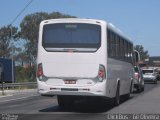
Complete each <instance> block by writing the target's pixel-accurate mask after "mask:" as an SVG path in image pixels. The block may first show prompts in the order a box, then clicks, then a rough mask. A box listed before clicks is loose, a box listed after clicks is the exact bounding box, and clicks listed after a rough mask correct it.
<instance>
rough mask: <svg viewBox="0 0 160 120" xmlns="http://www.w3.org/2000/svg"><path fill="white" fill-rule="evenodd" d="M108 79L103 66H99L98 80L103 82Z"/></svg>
mask: <svg viewBox="0 0 160 120" xmlns="http://www.w3.org/2000/svg"><path fill="white" fill-rule="evenodd" d="M105 78H106V71H105V67H104V66H103V65H99V71H98V79H99V81H100V82H102V81H103V80H104V79H105Z"/></svg>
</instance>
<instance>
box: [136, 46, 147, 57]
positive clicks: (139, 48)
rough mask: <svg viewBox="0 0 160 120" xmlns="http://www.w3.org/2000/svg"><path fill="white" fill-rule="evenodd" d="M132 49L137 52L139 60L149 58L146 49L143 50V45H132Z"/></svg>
mask: <svg viewBox="0 0 160 120" xmlns="http://www.w3.org/2000/svg"><path fill="white" fill-rule="evenodd" d="M134 49H135V50H137V51H138V52H139V54H140V57H141V60H145V59H147V58H149V54H148V51H147V50H144V47H143V46H142V45H136V46H135V47H134Z"/></svg>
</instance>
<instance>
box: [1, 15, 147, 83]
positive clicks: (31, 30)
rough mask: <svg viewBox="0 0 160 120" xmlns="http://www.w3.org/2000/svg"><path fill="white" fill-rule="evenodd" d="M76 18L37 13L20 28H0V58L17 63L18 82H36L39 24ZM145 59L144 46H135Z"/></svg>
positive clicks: (7, 26) (27, 17)
mask: <svg viewBox="0 0 160 120" xmlns="http://www.w3.org/2000/svg"><path fill="white" fill-rule="evenodd" d="M57 18H75V16H71V15H67V14H62V13H59V12H52V13H46V12H37V13H33V14H29V15H26V16H25V17H24V18H23V20H22V21H21V23H20V25H19V26H12V25H6V26H3V27H1V28H0V57H2V58H10V59H11V58H13V59H14V61H15V74H16V75H15V76H16V82H35V81H36V79H35V78H36V57H37V56H36V54H37V43H38V30H39V24H40V22H41V21H42V20H46V19H57ZM135 49H136V50H138V51H141V55H142V56H144V58H146V57H148V52H147V51H144V49H143V46H142V45H137V46H135Z"/></svg>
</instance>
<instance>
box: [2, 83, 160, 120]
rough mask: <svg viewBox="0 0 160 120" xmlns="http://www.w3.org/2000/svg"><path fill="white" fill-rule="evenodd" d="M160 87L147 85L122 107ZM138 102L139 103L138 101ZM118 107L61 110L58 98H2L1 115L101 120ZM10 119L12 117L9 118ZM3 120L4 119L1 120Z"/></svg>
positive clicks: (85, 105) (95, 105) (91, 105)
mask: <svg viewBox="0 0 160 120" xmlns="http://www.w3.org/2000/svg"><path fill="white" fill-rule="evenodd" d="M158 86H160V82H158V84H157V85H155V84H145V91H144V92H142V93H134V94H132V95H131V97H130V99H129V100H122V102H121V104H120V106H122V105H123V106H125V105H127V102H130V101H131V100H134V99H136V98H138V97H141V96H142V95H143V94H146V93H147V92H149V91H151V90H152V89H153V88H156V87H158ZM137 102H138V101H137ZM117 109H118V108H117V107H114V106H113V105H112V101H108V102H107V105H106V106H104V104H101V103H97V102H96V103H95V102H87V101H84V100H82V101H77V102H76V104H74V106H72V107H70V108H66V109H65V108H60V107H59V106H58V104H57V100H56V97H55V96H54V97H46V96H40V95H38V94H34V95H32V96H29V95H28V96H26V97H22V96H20V98H18V96H16V97H12V99H9V98H7V97H6V99H5V98H3V99H2V98H0V114H1V116H2V117H6V116H7V115H13V116H11V117H14V115H15V116H16V115H18V118H19V119H20V120H25V119H26V120H27V119H28V120H32V119H33V120H37V119H38V120H43V119H45V120H49V119H56V120H57V119H62V120H66V119H70V120H72V119H74V120H75V119H76V120H98V119H99V120H100V119H105V117H106V116H105V115H106V114H108V113H110V114H111V113H114V112H115V111H117ZM7 117H8V116H7ZM9 117H10V116H9ZM1 119H2V118H1ZM2 120H3V119H2Z"/></svg>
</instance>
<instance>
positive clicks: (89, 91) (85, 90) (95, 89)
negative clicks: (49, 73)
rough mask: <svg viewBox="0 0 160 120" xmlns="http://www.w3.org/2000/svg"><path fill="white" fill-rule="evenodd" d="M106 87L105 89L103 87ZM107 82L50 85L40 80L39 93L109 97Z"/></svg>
mask: <svg viewBox="0 0 160 120" xmlns="http://www.w3.org/2000/svg"><path fill="white" fill-rule="evenodd" d="M102 88H104V89H102ZM106 89H107V87H106V82H100V83H96V84H95V85H93V86H80V87H78V86H69V87H66V86H50V85H47V84H46V83H45V82H41V81H38V93H40V94H42V95H49V96H52V95H73V96H101V97H107V96H108V95H107V90H106Z"/></svg>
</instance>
